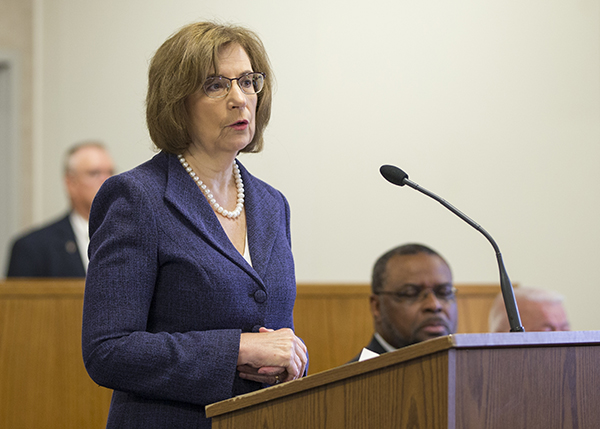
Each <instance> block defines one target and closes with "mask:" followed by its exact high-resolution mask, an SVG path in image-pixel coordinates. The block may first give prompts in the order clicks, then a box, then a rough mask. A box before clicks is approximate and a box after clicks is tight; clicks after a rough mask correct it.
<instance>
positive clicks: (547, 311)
mask: <svg viewBox="0 0 600 429" xmlns="http://www.w3.org/2000/svg"><path fill="white" fill-rule="evenodd" d="M517 305H518V307H519V313H520V315H521V324H522V325H523V328H525V331H526V332H535V331H568V330H570V325H569V320H568V319H567V313H566V311H565V309H564V307H563V305H562V303H561V302H536V301H529V300H524V299H523V300H521V299H517Z"/></svg>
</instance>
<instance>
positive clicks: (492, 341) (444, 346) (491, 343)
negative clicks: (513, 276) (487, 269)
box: [205, 331, 600, 417]
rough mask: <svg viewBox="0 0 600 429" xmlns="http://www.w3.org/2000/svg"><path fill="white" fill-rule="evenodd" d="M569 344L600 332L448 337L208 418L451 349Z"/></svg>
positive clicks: (264, 394) (261, 395) (220, 408)
mask: <svg viewBox="0 0 600 429" xmlns="http://www.w3.org/2000/svg"><path fill="white" fill-rule="evenodd" d="M567 344H571V345H574V344H577V345H586V344H590V345H592V344H593V345H598V344H600V331H569V332H514V333H490V334H454V335H448V336H445V337H440V338H435V339H431V340H427V341H424V342H422V343H419V344H414V345H412V346H408V347H404V348H402V349H400V350H397V351H395V352H392V353H385V354H383V355H381V356H378V357H377V358H373V359H369V360H366V361H363V362H353V363H349V364H346V365H342V366H339V367H337V368H332V369H330V370H327V371H323V372H320V373H317V374H313V375H308V376H306V377H303V378H300V379H298V380H294V381H292V382H288V383H284V384H280V385H277V386H271V387H269V388H266V389H262V390H258V391H256V392H252V393H248V394H245V395H240V396H236V397H233V398H230V399H226V400H224V401H220V402H215V403H213V404H209V405H207V406H206V407H205V412H206V416H207V417H216V416H219V415H223V414H226V413H229V412H232V411H236V410H241V409H243V408H247V407H251V406H253V405H257V404H259V403H264V402H268V401H272V400H275V399H279V398H282V397H285V396H289V395H293V394H296V393H300V392H303V391H307V390H310V389H313V388H315V387H319V386H323V385H326V384H329V383H333V382H337V381H340V380H344V379H347V378H351V377H356V376H358V375H361V374H366V373H368V372H371V371H376V370H378V369H382V368H385V367H387V366H389V365H395V364H398V363H402V362H406V361H409V360H412V359H417V358H420V357H423V356H426V355H430V354H433V353H437V352H441V351H444V350H448V349H451V348H487V347H496V348H498V347H523V346H530V347H534V346H540V347H542V346H546V347H548V346H550V347H554V346H556V347H559V346H564V345H567Z"/></svg>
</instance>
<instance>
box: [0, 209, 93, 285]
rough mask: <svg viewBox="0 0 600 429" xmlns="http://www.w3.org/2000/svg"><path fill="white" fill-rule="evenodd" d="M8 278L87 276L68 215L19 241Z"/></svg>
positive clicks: (12, 255)
mask: <svg viewBox="0 0 600 429" xmlns="http://www.w3.org/2000/svg"><path fill="white" fill-rule="evenodd" d="M6 276H7V277H85V268H84V267H83V262H82V261H81V256H80V254H79V248H78V247H77V240H76V239H75V233H74V232H73V227H72V226H71V222H70V221H69V215H68V214H67V215H66V216H65V217H63V218H62V219H60V220H58V221H57V222H54V223H52V224H50V225H48V226H46V227H43V228H40V229H37V230H35V231H33V232H30V233H28V234H26V235H24V236H22V237H20V238H19V239H17V240H16V241H15V242H14V244H13V246H12V251H11V255H10V262H9V265H8V272H7V274H6Z"/></svg>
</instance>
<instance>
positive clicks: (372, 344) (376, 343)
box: [348, 335, 387, 363]
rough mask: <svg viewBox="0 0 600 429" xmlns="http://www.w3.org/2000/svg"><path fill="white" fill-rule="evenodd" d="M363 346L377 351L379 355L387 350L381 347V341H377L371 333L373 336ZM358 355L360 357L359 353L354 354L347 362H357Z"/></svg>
mask: <svg viewBox="0 0 600 429" xmlns="http://www.w3.org/2000/svg"><path fill="white" fill-rule="evenodd" d="M365 348H366V349H369V350H371V351H372V352H375V353H377V354H379V355H381V354H383V353H386V352H387V350H386V349H384V348H383V346H382V345H381V343H380V342H379V341H377V338H375V335H373V337H371V342H370V343H369V345H368V346H367V347H365ZM361 353H362V350H361ZM359 357H360V353H359V354H357V355H356V356H354V357H353V358H352V360H350V361H349V362H348V363H350V362H358V358H359Z"/></svg>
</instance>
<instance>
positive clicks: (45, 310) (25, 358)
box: [0, 280, 111, 429]
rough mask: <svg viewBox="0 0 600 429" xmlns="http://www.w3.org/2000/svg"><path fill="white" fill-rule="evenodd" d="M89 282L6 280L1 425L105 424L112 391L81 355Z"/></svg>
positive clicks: (0, 334)
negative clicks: (103, 385)
mask: <svg viewBox="0 0 600 429" xmlns="http://www.w3.org/2000/svg"><path fill="white" fill-rule="evenodd" d="M82 305H83V281H82V280H76V281H72V280H71V281H39V280H38V281H32V282H28V281H21V280H19V281H7V282H5V283H2V284H0V427H2V428H28V429H29V428H73V429H80V428H103V427H105V426H106V417H107V415H108V407H109V403H110V396H111V391H110V390H108V389H104V388H101V387H98V386H97V385H96V384H95V383H94V382H93V381H92V380H91V379H90V378H89V376H88V375H87V372H86V371H85V368H84V366H83V359H82V356H81V310H82Z"/></svg>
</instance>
